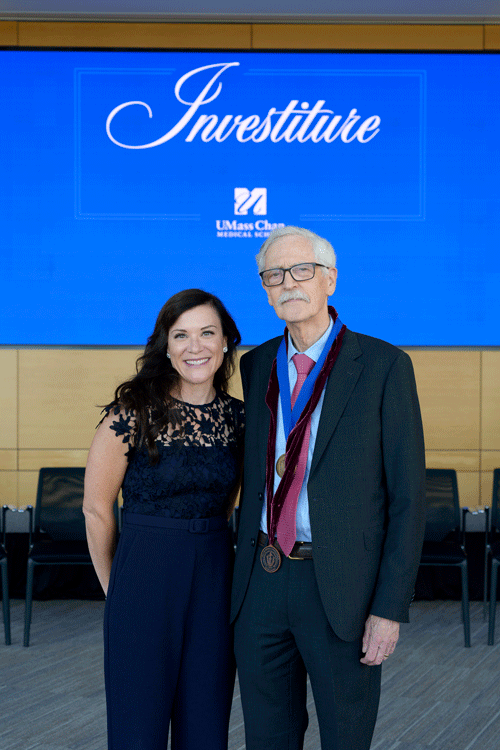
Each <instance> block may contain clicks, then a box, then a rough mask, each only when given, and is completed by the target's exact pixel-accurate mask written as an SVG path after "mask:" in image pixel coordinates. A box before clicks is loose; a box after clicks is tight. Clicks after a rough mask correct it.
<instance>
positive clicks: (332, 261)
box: [255, 226, 337, 273]
mask: <svg viewBox="0 0 500 750" xmlns="http://www.w3.org/2000/svg"><path fill="white" fill-rule="evenodd" d="M287 235H295V236H296V235H298V236H299V237H305V238H306V240H309V242H310V243H311V245H312V249H313V251H314V255H315V256H316V261H317V262H318V263H321V264H322V265H324V266H326V267H327V268H336V266H337V258H336V256H335V250H334V249H333V247H332V245H331V244H330V243H329V242H328V240H325V239H324V238H323V237H320V236H319V235H318V234H315V233H314V232H311V231H310V230H309V229H304V228H303V227H292V226H288V227H281V228H279V229H274V230H273V231H272V232H271V234H270V235H269V237H268V238H267V240H266V241H265V242H264V244H263V245H262V247H261V248H260V250H259V252H258V253H257V255H256V256H255V260H256V261H257V266H258V268H259V272H260V271H263V270H264V267H265V264H266V253H267V251H268V250H269V248H270V246H271V245H272V244H273V242H275V241H276V240H277V239H279V238H280V237H286V236H287ZM321 270H322V271H323V273H326V269H325V268H323V269H321Z"/></svg>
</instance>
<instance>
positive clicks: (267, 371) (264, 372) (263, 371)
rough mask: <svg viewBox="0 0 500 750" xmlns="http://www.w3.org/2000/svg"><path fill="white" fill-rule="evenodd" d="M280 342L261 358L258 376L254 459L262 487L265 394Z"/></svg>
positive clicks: (266, 433) (267, 417) (267, 422)
mask: <svg viewBox="0 0 500 750" xmlns="http://www.w3.org/2000/svg"><path fill="white" fill-rule="evenodd" d="M279 344H280V341H278V342H277V343H276V345H273V346H272V347H271V346H270V347H269V349H268V350H267V351H266V352H265V355H264V356H263V357H262V360H261V362H260V366H259V374H258V393H257V403H258V405H259V408H258V414H259V422H258V427H257V444H256V445H255V457H256V460H257V462H258V471H259V484H260V485H261V486H262V487H264V485H265V482H266V456H267V439H268V436H269V427H270V422H271V415H270V413H269V409H268V406H267V404H266V401H265V399H266V393H267V388H268V386H269V378H270V376H271V368H272V365H273V362H274V359H275V357H276V354H277V352H278V348H279Z"/></svg>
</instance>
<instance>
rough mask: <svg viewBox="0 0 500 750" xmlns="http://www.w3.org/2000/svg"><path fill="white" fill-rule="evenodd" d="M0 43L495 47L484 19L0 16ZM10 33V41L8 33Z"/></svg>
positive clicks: (495, 32)
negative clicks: (225, 19) (34, 18)
mask: <svg viewBox="0 0 500 750" xmlns="http://www.w3.org/2000/svg"><path fill="white" fill-rule="evenodd" d="M1 24H10V25H11V26H9V27H7V26H2V28H3V29H4V32H3V33H2V32H1V29H0V43H4V44H6V45H11V44H13V45H14V46H31V47H41V48H43V47H51V46H53V47H63V48H64V47H88V48H95V49H99V48H120V47H121V48H124V47H131V48H145V49H162V48H174V49H177V48H179V49H182V48H191V49H221V50H222V49H227V50H230V49H253V50H258V49H262V50H264V49H289V50H293V49H310V50H313V49H319V50H322V49H329V50H332V51H333V50H336V49H337V50H356V49H358V50H367V49H370V50H406V51H410V50H422V51H432V50H448V51H470V50H476V51H484V50H486V49H500V33H499V32H500V27H497V26H493V25H486V24H477V25H476V24H394V23H391V24H310V23H304V24H279V23H274V24H269V23H267V24H266V23H239V24H237V23H236V24H223V23H206V24H203V23H198V24H196V23H189V22H186V23H148V22H143V23H140V22H137V23H135V22H131V23H124V22H113V21H110V22H89V21H79V22H71V21H16V22H9V21H4V22H0V25H1ZM10 37H12V39H11V41H8V38H10Z"/></svg>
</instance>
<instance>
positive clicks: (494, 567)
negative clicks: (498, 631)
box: [488, 560, 499, 646]
mask: <svg viewBox="0 0 500 750" xmlns="http://www.w3.org/2000/svg"><path fill="white" fill-rule="evenodd" d="M498 564H499V563H498V560H492V561H491V584H490V621H489V624H488V646H493V644H494V643H495V613H496V608H497V571H498Z"/></svg>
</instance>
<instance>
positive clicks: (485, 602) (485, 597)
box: [483, 549, 489, 621]
mask: <svg viewBox="0 0 500 750" xmlns="http://www.w3.org/2000/svg"><path fill="white" fill-rule="evenodd" d="M488 557H489V554H488V550H487V549H486V550H485V552H484V587H483V620H484V621H486V617H487V613H488Z"/></svg>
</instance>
